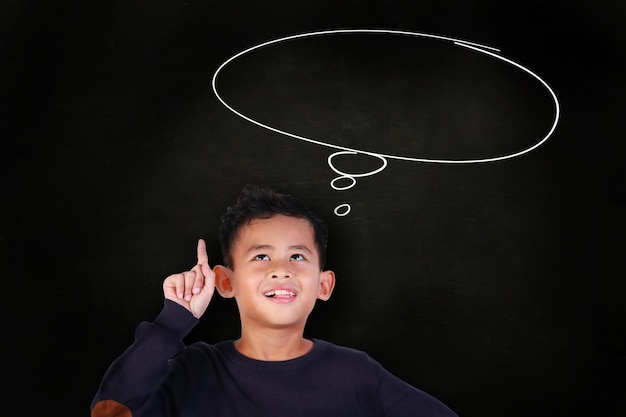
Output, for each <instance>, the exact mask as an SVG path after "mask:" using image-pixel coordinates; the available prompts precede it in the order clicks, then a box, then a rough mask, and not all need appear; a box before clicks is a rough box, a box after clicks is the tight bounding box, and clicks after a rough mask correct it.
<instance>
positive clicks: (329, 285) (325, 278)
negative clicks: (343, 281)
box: [317, 271, 335, 301]
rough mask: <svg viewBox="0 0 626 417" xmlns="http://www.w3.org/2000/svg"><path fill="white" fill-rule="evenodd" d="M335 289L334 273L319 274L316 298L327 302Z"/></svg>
mask: <svg viewBox="0 0 626 417" xmlns="http://www.w3.org/2000/svg"><path fill="white" fill-rule="evenodd" d="M334 288H335V273H334V272H333V271H322V272H321V274H320V286H319V292H318V295H317V298H318V299H320V300H322V301H328V299H329V298H330V295H331V294H332V293H333V289H334Z"/></svg>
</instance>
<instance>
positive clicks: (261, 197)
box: [219, 185, 328, 270]
mask: <svg viewBox="0 0 626 417" xmlns="http://www.w3.org/2000/svg"><path fill="white" fill-rule="evenodd" d="M277 214H282V215H284V216H289V217H296V218H300V219H304V220H307V221H308V222H309V223H310V224H311V227H313V236H314V240H315V244H316V245H317V251H318V252H319V262H320V269H321V270H323V269H324V265H325V264H326V246H327V244H328V228H327V227H326V223H325V222H324V220H322V219H321V218H320V217H318V216H317V215H316V214H315V213H313V212H312V211H311V210H309V209H308V207H307V206H306V205H305V204H304V203H303V202H302V201H300V200H299V199H297V198H295V197H293V196H291V195H289V194H280V193H277V192H275V191H274V190H272V189H270V188H265V187H256V186H250V185H248V186H246V187H244V189H243V190H242V191H241V193H240V194H239V197H238V198H237V202H236V203H235V204H234V205H232V206H230V207H228V208H227V210H226V213H225V214H224V215H223V216H222V223H221V225H220V231H219V240H220V247H221V250H222V260H223V262H224V265H225V266H227V267H229V268H233V257H232V250H233V246H234V245H235V242H236V241H237V238H238V236H239V232H240V231H241V229H242V228H243V227H244V226H246V225H247V224H248V223H250V222H251V221H252V220H254V219H269V218H271V217H274V216H275V215H277Z"/></svg>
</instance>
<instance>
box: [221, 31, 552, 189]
mask: <svg viewBox="0 0 626 417" xmlns="http://www.w3.org/2000/svg"><path fill="white" fill-rule="evenodd" d="M345 33H375V34H385V35H389V34H391V35H405V36H414V37H422V38H430V39H435V40H440V41H446V42H451V43H453V44H454V45H456V46H459V47H463V48H467V49H471V50H473V51H476V52H479V53H482V54H485V55H487V56H489V57H492V58H495V59H498V60H500V61H502V62H505V63H507V64H509V65H512V66H514V67H516V68H517V69H519V70H522V71H523V72H525V73H527V74H528V75H530V76H531V77H533V78H534V79H535V80H537V81H538V82H539V83H540V84H541V85H543V86H544V88H545V89H546V90H547V91H548V93H549V94H550V96H551V98H552V100H553V101H554V120H553V122H552V125H551V126H550V128H549V130H548V132H547V133H546V135H545V136H544V137H543V138H541V140H539V141H538V142H537V143H535V144H534V145H532V146H530V147H528V148H526V149H523V150H521V151H519V152H515V153H511V154H506V155H502V156H495V157H491V158H478V159H430V158H416V157H410V156H402V155H389V154H383V153H380V152H371V151H367V150H362V149H355V148H350V147H346V146H339V145H336V144H333V143H328V142H324V141H321V140H317V139H313V138H308V137H305V136H301V135H297V134H295V133H291V132H287V131H285V130H281V129H278V128H275V127H272V126H269V125H266V124H264V123H262V122H259V121H258V120H255V119H253V118H251V117H249V116H246V115H245V114H243V113H241V112H239V111H237V110H236V109H235V108H233V107H232V106H230V105H229V104H228V103H227V102H226V100H224V98H223V97H222V96H221V95H220V93H219V92H218V89H217V78H218V76H219V74H220V73H221V72H222V70H223V69H224V68H225V67H226V66H227V65H228V64H230V63H231V62H233V61H234V60H236V59H237V58H239V57H241V56H243V55H245V54H248V53H250V52H252V51H255V50H257V49H261V48H264V47H266V46H270V45H274V44H277V43H281V42H287V41H290V40H294V39H302V38H309V37H314V36H323V35H337V34H345ZM499 52H500V50H499V49H497V48H493V47H490V46H486V45H481V44H478V43H474V42H468V41H464V40H461V39H454V38H450V37H446V36H439V35H432V34H427V33H420V32H410V31H403V30H392V29H333V30H323V31H317V32H306V33H301V34H297V35H291V36H285V37H283V38H278V39H274V40H271V41H267V42H264V43H260V44H258V45H255V46H252V47H250V48H248V49H245V50H243V51H241V52H239V53H238V54H236V55H233V56H232V57H230V58H228V59H227V60H226V61H224V62H223V63H222V64H221V65H220V66H219V67H218V68H217V70H216V71H215V73H214V74H213V79H212V82H211V85H212V88H213V93H214V94H215V96H216V97H217V99H218V100H219V101H220V102H221V103H222V104H223V105H224V106H225V107H226V108H227V109H228V110H230V111H231V112H233V113H234V114H236V115H237V116H239V117H241V118H242V119H244V120H247V121H248V122H250V123H253V124H255V125H257V126H260V127H262V128H264V129H267V130H270V131H272V132H276V133H279V134H281V135H285V136H288V137H291V138H294V139H298V140H301V141H305V142H309V143H313V144H315V145H321V146H326V147H329V148H333V149H338V150H340V151H343V152H349V153H355V154H365V155H369V156H373V157H375V158H387V159H396V160H401V161H411V162H427V163H438V164H474V163H485V162H495V161H502V160H506V159H512V158H515V157H518V156H521V155H524V154H526V153H528V152H531V151H533V150H534V149H536V148H538V147H539V146H541V145H543V144H544V143H545V142H546V141H547V140H548V139H549V138H550V136H552V134H553V133H554V131H555V130H556V126H557V124H558V122H559V118H560V114H561V108H560V105H559V100H558V99H557V97H556V94H555V93H554V91H553V90H552V88H550V86H549V85H548V84H547V83H546V82H545V81H544V80H543V79H542V78H541V77H539V76H538V75H537V74H535V73H534V72H532V71H531V70H530V69H528V68H526V67H524V66H523V65H521V64H519V63H517V62H515V61H512V60H511V59H508V58H505V57H503V56H502V55H499V54H498V53H499ZM377 172H379V171H377ZM340 175H347V176H350V177H352V178H354V177H356V176H367V175H372V174H371V173H370V174H361V175H354V174H353V175H348V174H343V173H340Z"/></svg>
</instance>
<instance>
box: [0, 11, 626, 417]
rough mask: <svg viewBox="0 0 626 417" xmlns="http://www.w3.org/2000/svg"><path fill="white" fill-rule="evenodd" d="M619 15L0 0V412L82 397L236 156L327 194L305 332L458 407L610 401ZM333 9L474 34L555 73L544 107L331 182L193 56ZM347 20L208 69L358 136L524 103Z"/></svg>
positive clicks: (515, 409) (383, 137) (289, 188)
mask: <svg viewBox="0 0 626 417" xmlns="http://www.w3.org/2000/svg"><path fill="white" fill-rule="evenodd" d="M625 18H626V7H625V6H624V5H623V4H622V3H621V2H618V1H591V0H589V1H570V2H554V1H545V2H540V1H506V2H495V1H469V2H461V1H457V2H454V1H446V0H441V1H437V2H428V3H426V2H417V1H415V2H411V1H374V0H366V1H358V0H334V1H299V2H288V1H282V0H281V1H266V2H254V1H230V2H222V3H219V2H212V1H194V0H189V1H175V0H153V1H139V0H127V1H123V2H111V1H109V2H97V4H94V2H79V1H56V2H26V1H5V2H3V3H2V6H1V9H0V97H1V108H0V136H1V137H2V152H1V154H0V157H1V161H0V162H1V165H0V169H1V170H2V175H1V182H2V200H3V203H2V217H1V221H2V223H1V229H0V248H1V252H0V257H1V270H0V271H1V278H2V281H3V297H2V300H3V301H2V303H0V306H1V307H0V309H1V310H0V311H1V313H2V320H1V321H0V334H1V335H2V342H1V346H2V347H1V353H2V365H1V367H0V381H1V382H2V387H3V388H2V390H1V391H0V392H1V394H0V395H1V397H0V398H1V401H0V414H2V415H4V416H18V415H20V416H21V415H24V416H33V415H55V416H56V415H58V416H74V415H76V416H77V415H88V414H89V403H90V401H91V398H92V396H93V394H94V393H95V391H96V389H97V387H98V384H99V381H100V378H101V377H102V375H103V373H104V371H105V370H106V368H107V367H108V365H109V364H110V363H111V361H112V360H113V359H114V358H115V357H116V356H118V355H119V354H120V353H121V352H122V351H123V350H124V349H125V347H126V346H128V345H129V344H130V343H131V342H132V340H133V332H134V329H135V327H136V325H137V324H138V323H139V322H140V321H142V320H151V319H152V318H153V317H154V316H155V315H156V314H157V313H158V311H159V310H160V308H161V306H162V292H161V283H162V280H163V278H165V276H167V275H169V274H170V273H174V272H179V271H181V270H185V269H187V268H188V267H190V266H191V265H193V264H194V262H195V258H194V256H195V245H196V240H197V239H198V238H199V237H204V238H205V239H207V240H208V243H209V251H210V257H211V259H212V261H213V262H219V261H220V258H219V254H218V247H217V242H216V230H217V227H218V225H219V218H220V216H221V214H222V213H223V212H224V209H225V207H226V206H227V205H229V204H231V203H232V202H233V201H234V199H235V198H236V195H237V194H238V193H239V191H240V190H241V188H242V187H243V186H244V185H245V184H249V183H251V184H260V185H267V186H271V187H273V188H275V189H276V190H278V191H282V192H288V193H292V194H295V195H297V196H299V197H301V198H303V199H305V200H306V201H308V202H309V203H310V205H311V206H312V207H313V208H314V209H315V210H316V211H318V212H319V213H320V214H322V215H323V216H324V217H326V219H327V220H328V223H329V226H330V232H331V237H330V239H331V240H330V248H329V264H328V267H329V268H331V269H333V270H335V271H336V273H337V276H338V285H337V289H336V292H335V294H334V296H333V298H332V299H331V301H330V302H328V303H324V304H320V305H318V307H317V308H316V310H315V311H314V313H313V315H312V317H311V319H310V326H309V328H308V334H309V336H311V337H318V338H323V339H328V340H330V341H332V342H335V343H338V344H345V345H349V346H352V347H355V348H359V349H363V350H365V351H367V352H368V353H369V354H370V355H371V356H373V357H374V358H376V359H377V360H379V361H380V362H381V363H382V364H383V365H384V366H385V367H387V368H388V369H389V370H391V371H392V372H394V373H395V374H397V375H398V376H400V377H401V378H403V379H405V380H406V381H408V382H410V383H411V384H413V385H415V386H417V387H420V388H422V389H424V390H425V391H427V392H430V393H432V394H433V395H435V396H436V397H438V398H440V399H441V400H443V401H444V402H445V403H447V404H448V405H449V406H450V407H452V408H453V409H454V410H456V411H457V413H459V415H461V416H464V417H471V416H476V417H478V416H552V415H570V416H571V415H581V416H582V415H584V416H618V415H622V416H623V415H625V413H626V404H625V403H626V400H624V392H626V383H625V382H624V375H625V372H626V366H625V361H626V337H625V335H624V334H625V331H624V330H625V329H624V327H625V325H624V323H625V319H626V309H625V308H624V302H623V299H624V294H625V290H626V284H625V278H624V273H623V266H622V260H623V253H624V249H625V248H626V246H625V245H624V232H626V230H624V219H623V213H624V204H625V200H626V199H625V193H624V184H623V179H624V176H623V170H622V165H623V164H622V159H623V155H624V150H625V149H624V145H623V140H624V128H623V114H622V113H623V110H624V93H625V89H624V86H625V82H626V76H624V74H625V70H626V68H624V61H625V59H624V52H625V50H626V49H625V46H626V31H625V30H624V23H623V22H624V19H625ZM346 28H384V29H395V30H405V31H412V32H420V33H429V34H436V35H442V36H448V37H452V38H456V39H462V40H467V41H471V42H476V43H479V44H483V45H489V46H493V47H496V48H498V49H500V50H501V54H502V55H503V56H506V57H509V58H510V59H512V60H514V61H515V62H519V63H521V64H523V65H524V66H526V67H527V68H529V69H531V70H532V71H534V72H536V73H537V74H538V75H540V76H541V77H542V78H543V79H544V80H545V81H546V82H547V83H548V84H549V86H550V87H551V88H552V89H553V90H554V91H555V92H556V94H557V96H558V98H559V100H560V104H561V110H562V114H561V118H560V121H559V124H558V128H557V130H556V131H555V133H554V134H553V135H552V136H551V137H550V139H549V140H548V141H547V142H545V143H544V144H543V145H542V146H540V147H538V148H537V149H535V150H533V151H532V152H530V153H527V154H525V155H522V156H520V157H518V158H514V159H508V160H502V161H498V162H492V163H479V164H461V165H449V164H448V165H446V164H433V163H420V162H406V161H398V160H392V159H388V160H387V162H388V163H389V165H388V166H387V168H386V169H385V170H383V171H382V172H380V173H378V174H376V175H371V176H368V177H364V178H358V179H357V184H356V185H355V186H354V187H352V188H350V189H348V190H344V191H338V190H335V189H333V188H331V186H330V182H331V181H332V180H333V179H334V178H336V177H337V174H335V173H334V172H333V171H332V170H331V168H330V167H329V165H328V163H327V158H328V156H329V155H330V154H331V153H333V152H334V151H336V150H332V149H330V148H328V147H324V146H318V145H314V144H311V143H305V142H303V141H298V140H295V139H293V138H290V137H288V136H285V135H281V134H279V133H276V132H272V131H270V130H267V129H263V128H261V127H259V126H256V125H254V124H252V123H249V122H247V121H245V120H244V119H242V118H240V117H238V116H237V115H235V114H234V113H232V112H230V111H229V110H228V109H227V108H226V107H225V106H223V105H222V104H221V103H220V102H219V100H218V99H217V98H216V96H215V95H214V94H213V91H212V88H211V79H212V75H213V73H214V72H215V71H216V69H217V68H218V67H219V65H220V64H221V63H222V62H224V61H225V60H226V59H228V58H229V57H231V56H233V55H234V54H236V53H237V52H240V51H242V50H244V49H246V48H249V47H251V46H253V45H256V44H259V43H262V42H265V41H268V40H272V39H277V38H281V37H284V36H288V35H292V34H296V33H304V32H311V31H318V30H325V29H346ZM363 36H365V35H363ZM363 36H361V37H360V38H359V39H357V37H352V38H349V39H348V38H347V37H342V38H341V39H339V38H335V39H337V40H336V49H334V47H329V45H331V44H332V42H335V41H334V40H333V39H330V38H324V39H321V38H320V39H317V40H313V39H311V40H310V41H302V42H300V43H292V44H281V45H277V46H276V47H275V48H272V49H270V48H268V49H267V51H263V53H261V54H257V55H253V54H250V55H247V56H245V57H242V59H241V60H240V61H237V62H233V65H232V67H229V71H225V72H224V73H223V78H220V81H221V82H222V84H220V86H221V87H222V88H223V90H222V91H223V93H224V95H225V97H226V96H227V97H228V98H229V99H230V100H232V103H233V104H235V103H236V104H237V106H241V107H240V108H241V109H242V111H243V109H245V110H246V111H247V112H249V113H250V114H254V115H255V116H258V117H259V118H261V119H263V120H264V121H266V122H268V123H271V124H273V125H276V126H277V127H281V128H282V129H285V130H288V131H290V132H295V133H297V134H299V135H303V136H307V137H315V138H323V139H324V140H329V141H334V142H335V143H341V144H344V145H350V144H351V145H354V146H360V147H362V148H363V149H370V150H373V151H375V152H381V153H396V154H402V153H410V154H411V155H415V156H419V155H423V156H426V157H428V158H437V157H439V158H457V159H467V158H473V157H476V156H478V157H482V156H492V155H493V154H498V153H501V152H504V153H505V154H506V153H511V151H515V150H520V149H523V148H525V147H527V146H529V145H531V144H532V143H533V142H536V141H537V140H538V139H540V136H541V132H545V130H547V127H549V123H550V120H551V117H552V113H553V111H554V109H553V108H552V107H551V104H550V101H549V96H548V95H547V94H546V91H545V90H543V94H544V95H542V93H541V91H542V90H541V88H540V87H538V86H539V84H538V83H536V82H534V83H533V82H530V83H529V82H528V80H529V79H528V77H517V78H516V74H517V75H519V73H518V72H515V71H514V70H511V68H508V69H507V67H506V65H503V64H494V61H491V60H489V59H487V58H477V55H476V54H472V53H470V52H464V51H461V50H460V49H459V48H458V47H457V48H455V47H453V46H451V45H450V44H446V45H444V44H443V43H441V42H440V43H436V41H432V40H431V41H426V40H424V39H415V38H411V39H409V38H405V37H392V36H387V37H385V36H382V37H377V36H372V37H371V43H368V42H370V41H368V42H363V41H362V39H363ZM353 41H355V43H353V44H351V42H353ZM316 42H317V44H316ZM369 46H371V48H372V50H371V51H369V52H368V48H369ZM410 48H414V50H415V51H416V52H415V56H414V57H411V56H407V54H406V51H408V50H409V49H410ZM265 52H267V55H264V53H265ZM317 52H319V53H320V54H321V53H325V54H326V55H323V58H319V59H318V56H317V55H316V53H317ZM244 58H245V59H244ZM395 59H398V61H395ZM387 63H388V64H387ZM458 63H460V64H458ZM465 68H467V71H466V70H464V69H465ZM511 74H513V76H512V78H507V77H511ZM492 81H493V84H490V83H491V82H492ZM524 83H526V84H524ZM476 86H480V88H477V87H476ZM475 87H476V88H475ZM500 87H502V89H500ZM407 91H408V92H411V94H408V93H407V94H404V93H405V92H407ZM481 91H482V92H484V95H482V93H481ZM417 92H419V94H418V93H417ZM424 97H428V100H426V101H422V99H423V98H424ZM411 109H412V110H411ZM413 122H414V123H413ZM428 139H430V141H428ZM475 152H476V155H475V154H474V153H475ZM335 163H336V164H337V165H338V166H339V165H340V166H341V168H342V169H344V170H345V171H348V172H366V171H371V170H373V169H376V168H377V167H378V166H379V165H380V163H381V161H380V160H379V159H378V158H375V157H366V156H361V157H358V156H345V155H344V156H343V157H338V158H337V159H336V160H335ZM345 181H349V180H345ZM343 203H349V204H350V205H351V209H352V211H351V212H350V213H349V214H348V215H347V216H345V217H339V216H336V215H335V214H333V210H334V208H335V207H337V206H338V205H340V204H343ZM237 322H238V320H237V315H236V308H235V305H234V303H233V302H231V301H225V300H223V299H220V298H219V297H216V298H215V299H214V302H213V303H212V304H211V306H210V307H209V310H208V312H207V313H206V316H205V317H204V319H203V320H202V321H201V324H200V325H199V326H198V327H197V328H196V329H195V330H194V332H193V333H192V334H191V335H190V336H189V338H188V340H189V341H190V342H191V341H194V340H198V339H203V340H206V341H209V342H217V341H219V340H223V339H227V338H235V337H237V333H238V324H237Z"/></svg>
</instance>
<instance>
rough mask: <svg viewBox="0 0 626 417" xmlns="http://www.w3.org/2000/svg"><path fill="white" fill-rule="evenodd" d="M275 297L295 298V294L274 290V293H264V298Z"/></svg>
mask: <svg viewBox="0 0 626 417" xmlns="http://www.w3.org/2000/svg"><path fill="white" fill-rule="evenodd" d="M275 295H288V296H291V297H295V296H296V294H295V293H294V292H291V291H288V290H275V291H268V292H266V293H265V296H266V297H274V296H275Z"/></svg>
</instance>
